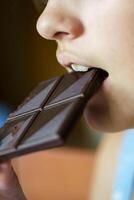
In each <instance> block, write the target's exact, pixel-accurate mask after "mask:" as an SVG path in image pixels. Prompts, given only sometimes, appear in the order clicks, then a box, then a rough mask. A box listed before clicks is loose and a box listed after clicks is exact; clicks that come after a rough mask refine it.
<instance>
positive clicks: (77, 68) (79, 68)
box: [71, 64, 88, 72]
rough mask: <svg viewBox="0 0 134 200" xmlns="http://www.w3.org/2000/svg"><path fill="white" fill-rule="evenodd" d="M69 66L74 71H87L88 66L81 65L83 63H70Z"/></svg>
mask: <svg viewBox="0 0 134 200" xmlns="http://www.w3.org/2000/svg"><path fill="white" fill-rule="evenodd" d="M71 67H72V69H73V70H74V71H76V72H87V71H88V67H86V66H83V65H78V64H72V65H71Z"/></svg>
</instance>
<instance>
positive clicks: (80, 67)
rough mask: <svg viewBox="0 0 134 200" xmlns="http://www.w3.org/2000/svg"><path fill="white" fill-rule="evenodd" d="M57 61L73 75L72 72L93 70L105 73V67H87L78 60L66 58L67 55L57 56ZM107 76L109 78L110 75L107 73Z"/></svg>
mask: <svg viewBox="0 0 134 200" xmlns="http://www.w3.org/2000/svg"><path fill="white" fill-rule="evenodd" d="M71 58H72V59H71ZM57 60H58V62H59V64H60V65H61V66H63V67H64V68H65V69H66V70H67V71H68V72H69V73H71V72H88V71H89V70H91V69H93V68H96V69H102V70H103V71H105V70H104V68H103V67H100V66H99V67H98V66H95V64H91V65H90V64H88V65H87V64H85V63H84V62H81V61H80V60H79V59H77V58H74V57H71V56H70V57H69V56H66V54H57ZM105 72H106V71H105ZM106 73H107V72H106ZM107 76H108V73H107Z"/></svg>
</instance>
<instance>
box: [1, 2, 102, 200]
mask: <svg viewBox="0 0 134 200" xmlns="http://www.w3.org/2000/svg"><path fill="white" fill-rule="evenodd" d="M42 2H43V1H42ZM40 5H41V4H38V0H35V1H32V0H29V1H27V0H4V1H1V4H0V6H1V14H2V16H1V26H2V27H1V31H0V40H1V50H0V51H1V67H0V70H1V71H0V72H1V73H0V126H2V125H3V124H4V121H5V119H6V118H7V116H8V114H9V112H11V111H13V110H15V109H16V107H17V106H18V105H19V104H20V103H21V102H22V101H23V100H24V98H25V97H26V96H27V95H28V94H29V92H30V91H31V90H32V89H33V88H34V87H35V86H37V84H38V83H39V82H41V81H43V80H46V79H49V78H52V77H54V76H57V75H61V74H63V73H66V72H65V71H64V69H63V68H62V67H61V66H60V65H59V64H58V63H57V61H56V56H55V51H56V44H55V43H54V42H52V41H46V40H44V39H43V38H41V37H40V36H39V35H38V33H37V31H36V21H37V18H38V16H39V15H40V12H41V9H42V8H43V7H42V5H43V3H42V5H41V6H40ZM100 140H101V138H100V136H99V134H98V133H93V132H91V130H89V128H88V127H87V125H86V124H85V122H84V120H83V119H81V120H80V121H79V123H78V124H77V126H76V127H75V129H74V130H73V131H72V133H71V134H70V137H69V139H68V141H67V144H66V145H65V147H62V148H57V149H52V150H49V151H42V152H38V153H34V154H30V155H27V156H23V157H20V158H17V159H15V160H13V164H14V167H15V170H16V172H17V174H18V176H19V179H20V182H21V184H22V187H23V190H24V192H25V194H26V196H27V198H28V199H29V200H43V199H45V200H63V199H64V200H75V199H76V200H86V199H88V194H89V190H90V183H91V177H92V170H93V165H94V155H95V151H96V148H97V146H98V144H99V142H100Z"/></svg>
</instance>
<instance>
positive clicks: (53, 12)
mask: <svg viewBox="0 0 134 200" xmlns="http://www.w3.org/2000/svg"><path fill="white" fill-rule="evenodd" d="M133 10H134V1H133V0H118V1H117V0H99V1H97V0H49V1H48V4H47V6H46V8H45V9H44V11H43V13H42V14H41V16H40V17H39V19H38V22H37V30H38V32H39V33H40V35H41V36H42V37H44V38H45V39H48V40H54V41H56V43H57V52H56V56H57V60H58V62H59V63H60V64H61V65H65V61H66V60H68V61H70V62H74V63H76V64H83V65H85V66H96V67H98V68H101V69H104V70H106V71H107V72H108V73H109V77H108V78H107V79H106V81H105V82H104V83H103V85H102V87H101V88H100V89H99V91H98V92H97V93H96V95H94V97H93V98H92V100H91V101H90V102H88V105H87V107H86V109H85V118H86V120H87V123H88V124H89V126H90V127H91V128H93V129H95V130H97V131H100V132H117V131H122V130H125V129H128V128H133V127H134V104H133V102H134V64H133V63H134V25H133V22H134V12H133ZM64 67H65V66H64ZM109 141H111V139H110V138H109ZM107 142H108V140H106V143H107ZM112 142H113V143H112V145H111V147H110V146H109V147H107V146H105V145H103V148H102V149H103V150H100V155H98V156H99V159H98V164H97V168H99V166H100V167H101V168H103V167H102V165H103V163H104V162H103V160H107V159H108V157H109V156H108V155H110V156H111V157H112V155H113V156H114V155H115V154H116V153H117V152H116V153H115V152H114V153H112V152H113V148H112V147H113V145H114V144H115V142H114V140H113V139H112ZM110 144H111V143H110ZM117 146H118V145H117ZM105 147H106V148H105ZM105 150H108V151H109V154H108V153H107V155H105V154H104V152H105ZM103 155H104V156H103ZM104 158H105V159H104ZM108 163H109V162H108ZM112 163H114V166H113V168H115V161H114V162H112ZM112 163H111V166H109V165H108V166H107V169H109V170H110V172H111V174H112V173H113V171H112ZM1 166H2V165H1ZM6 166H7V170H5V169H4V170H3V169H2V168H1V171H0V173H1V175H2V176H1V177H2V179H1V178H0V190H1V191H2V192H1V194H0V195H4V193H3V191H4V190H3V187H5V188H6V190H8V189H9V190H10V189H11V190H12V191H13V194H17V193H18V191H20V193H19V194H20V195H22V199H23V198H24V196H23V194H22V191H21V190H20V187H19V185H18V182H17V179H16V176H15V174H14V173H13V171H12V169H11V168H10V165H9V164H6ZM96 171H97V173H98V174H97V175H98V177H101V176H100V175H102V177H103V173H102V170H100V171H98V169H96ZM12 174H13V176H12ZM3 177H4V179H3ZM13 177H14V178H13ZM100 179H101V178H99V180H100ZM97 181H98V179H97V178H96V179H95V181H94V183H96V184H97ZM109 181H111V178H109ZM12 182H13V184H11V183H12ZM111 182H112V181H111ZM14 183H15V184H16V183H17V185H18V186H17V189H16V191H15V192H14V188H13V186H14ZM11 185H12V187H11ZM103 188H105V191H107V189H106V186H104V187H103ZM110 190H111V189H110V187H109V188H108V191H109V193H110ZM93 191H95V192H94V193H96V192H97V191H96V189H93ZM101 191H103V189H102V190H101ZM98 195H99V193H98ZM108 195H109V194H108ZM7 199H14V200H15V198H10V197H9V198H7ZM16 199H17V198H16ZM19 199H21V198H19ZM103 199H109V198H108V197H107V196H106V198H105V197H104V198H103ZM92 200H98V197H94V194H93V196H92Z"/></svg>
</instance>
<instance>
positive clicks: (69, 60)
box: [57, 53, 95, 69]
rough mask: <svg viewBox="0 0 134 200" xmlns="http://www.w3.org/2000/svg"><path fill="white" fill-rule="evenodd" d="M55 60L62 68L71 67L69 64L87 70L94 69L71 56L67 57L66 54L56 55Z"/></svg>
mask: <svg viewBox="0 0 134 200" xmlns="http://www.w3.org/2000/svg"><path fill="white" fill-rule="evenodd" d="M57 60H58V62H59V63H60V65H62V66H63V67H71V64H78V65H83V66H85V67H87V68H88V69H90V68H93V67H95V66H93V65H87V64H85V63H84V62H82V61H81V60H79V59H77V58H76V57H74V56H73V55H68V54H67V53H59V54H58V53H57Z"/></svg>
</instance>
